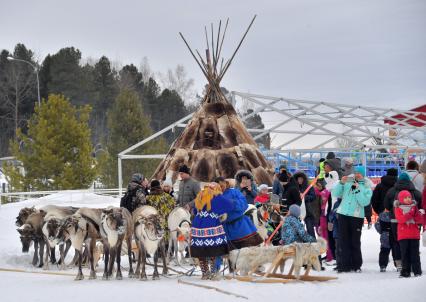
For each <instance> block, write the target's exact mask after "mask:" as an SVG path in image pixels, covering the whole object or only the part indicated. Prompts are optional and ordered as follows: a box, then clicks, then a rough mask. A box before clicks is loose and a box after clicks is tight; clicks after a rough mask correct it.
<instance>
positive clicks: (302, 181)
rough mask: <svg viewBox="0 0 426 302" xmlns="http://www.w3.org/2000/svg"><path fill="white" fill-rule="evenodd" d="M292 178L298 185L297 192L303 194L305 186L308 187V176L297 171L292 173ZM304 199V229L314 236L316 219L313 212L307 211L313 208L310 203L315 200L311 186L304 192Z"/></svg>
mask: <svg viewBox="0 0 426 302" xmlns="http://www.w3.org/2000/svg"><path fill="white" fill-rule="evenodd" d="M293 178H294V179H295V180H296V181H297V185H298V187H299V193H300V194H303V193H304V192H305V190H307V188H308V187H309V183H308V177H307V176H306V174H305V173H303V172H301V171H298V172H296V173H294V175H293ZM304 200H305V207H306V216H305V219H304V221H305V224H306V230H307V232H308V234H309V235H311V236H312V237H315V227H316V226H317V224H316V219H315V216H314V213H310V212H308V209H312V208H313V205H312V204H313V203H314V202H315V201H316V195H315V189H314V188H313V187H310V189H309V190H308V192H307V193H306V194H305V196H304Z"/></svg>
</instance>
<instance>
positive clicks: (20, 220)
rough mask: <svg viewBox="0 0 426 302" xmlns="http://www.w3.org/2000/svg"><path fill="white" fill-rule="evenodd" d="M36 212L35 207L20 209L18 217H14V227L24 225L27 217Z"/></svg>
mask: <svg viewBox="0 0 426 302" xmlns="http://www.w3.org/2000/svg"><path fill="white" fill-rule="evenodd" d="M36 212H38V210H37V209H36V208H35V207H31V208H22V209H20V210H19V214H18V216H16V222H15V225H16V226H17V227H18V228H19V227H21V226H22V225H23V224H24V223H25V220H27V218H28V216H30V215H31V214H33V213H36Z"/></svg>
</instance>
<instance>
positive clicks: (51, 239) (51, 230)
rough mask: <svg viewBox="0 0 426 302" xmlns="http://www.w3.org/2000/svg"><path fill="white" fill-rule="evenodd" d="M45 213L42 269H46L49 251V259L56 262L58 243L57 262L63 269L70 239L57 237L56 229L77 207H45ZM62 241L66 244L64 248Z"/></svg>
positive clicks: (57, 229)
mask: <svg viewBox="0 0 426 302" xmlns="http://www.w3.org/2000/svg"><path fill="white" fill-rule="evenodd" d="M47 210H48V211H47V213H46V215H45V216H44V222H43V228H42V231H43V235H44V240H45V243H46V256H45V257H46V259H45V261H44V267H43V268H44V269H48V259H47V257H48V255H49V251H50V260H51V262H52V263H53V264H55V263H56V257H55V246H56V245H59V251H60V256H61V259H60V261H59V264H60V265H61V269H65V260H64V259H65V257H66V255H67V253H68V250H69V248H70V246H71V241H70V240H69V238H67V239H65V238H59V237H58V236H57V235H58V231H59V227H60V226H61V224H62V222H63V221H64V220H65V219H66V218H67V217H68V216H70V215H72V214H74V213H75V212H76V211H77V208H74V207H60V206H53V207H50V208H49V209H47ZM41 211H46V209H41ZM64 243H65V245H66V247H65V249H64Z"/></svg>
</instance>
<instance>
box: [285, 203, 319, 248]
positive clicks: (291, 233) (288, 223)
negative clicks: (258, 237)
mask: <svg viewBox="0 0 426 302" xmlns="http://www.w3.org/2000/svg"><path fill="white" fill-rule="evenodd" d="M299 217H300V207H299V206H298V205H297V204H292V205H291V206H290V208H289V210H288V213H287V216H286V217H285V218H284V224H283V226H282V229H281V243H282V244H283V245H287V244H292V243H293V242H315V241H316V239H315V237H312V236H311V235H309V234H308V233H307V232H306V231H305V228H304V227H303V224H302V222H301V221H300V219H299Z"/></svg>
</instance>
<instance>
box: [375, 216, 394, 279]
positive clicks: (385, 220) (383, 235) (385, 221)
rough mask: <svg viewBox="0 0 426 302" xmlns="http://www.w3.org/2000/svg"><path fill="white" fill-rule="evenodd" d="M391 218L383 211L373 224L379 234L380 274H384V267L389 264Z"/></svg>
mask: <svg viewBox="0 0 426 302" xmlns="http://www.w3.org/2000/svg"><path fill="white" fill-rule="evenodd" d="M390 221H391V218H390V213H389V212H388V211H383V212H381V213H380V214H379V219H378V220H377V221H376V223H375V224H374V228H375V229H376V231H377V233H379V234H380V253H379V266H380V272H382V273H383V272H386V267H387V266H388V263H389V253H390V251H391V244H390V236H389V235H390V229H391V222H390Z"/></svg>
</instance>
